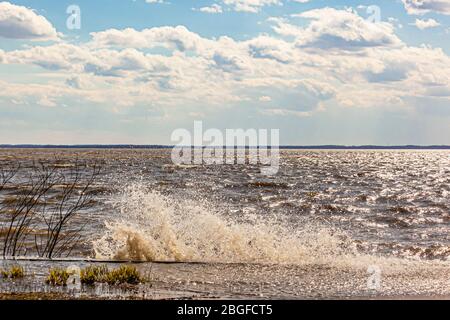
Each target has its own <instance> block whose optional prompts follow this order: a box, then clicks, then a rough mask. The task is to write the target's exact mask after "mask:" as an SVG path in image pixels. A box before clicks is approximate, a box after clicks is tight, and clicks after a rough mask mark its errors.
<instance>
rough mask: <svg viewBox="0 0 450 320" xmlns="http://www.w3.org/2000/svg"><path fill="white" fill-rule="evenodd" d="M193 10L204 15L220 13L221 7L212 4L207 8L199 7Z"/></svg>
mask: <svg viewBox="0 0 450 320" xmlns="http://www.w3.org/2000/svg"><path fill="white" fill-rule="evenodd" d="M194 10H198V11H200V12H205V13H222V12H223V10H222V7H221V6H219V5H218V4H217V3H214V4H212V5H211V6H209V7H201V8H199V9H194Z"/></svg>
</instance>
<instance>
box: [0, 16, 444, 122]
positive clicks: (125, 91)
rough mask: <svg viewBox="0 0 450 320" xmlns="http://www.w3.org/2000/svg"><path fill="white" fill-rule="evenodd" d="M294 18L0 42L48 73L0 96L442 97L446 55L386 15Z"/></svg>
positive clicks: (167, 103)
mask: <svg viewBox="0 0 450 320" xmlns="http://www.w3.org/2000/svg"><path fill="white" fill-rule="evenodd" d="M298 17H301V18H303V19H305V20H304V21H302V22H304V23H302V24H301V25H296V24H295V22H297V21H298V20H297V19H296V18H295V19H294V20H293V21H289V20H285V19H279V18H277V19H271V22H272V23H273V27H274V30H275V31H276V34H274V35H272V36H271V35H267V34H264V35H259V36H256V37H253V38H250V39H248V40H235V39H232V38H230V37H226V36H223V37H219V38H206V37H203V36H201V35H199V34H197V33H195V32H193V31H191V30H189V29H187V28H186V27H184V26H176V27H169V26H165V27H157V28H150V29H143V30H135V29H132V28H128V29H123V30H117V29H110V30H105V31H101V32H96V33H92V34H91V36H92V39H91V40H90V41H89V42H86V43H81V44H77V45H75V44H67V43H56V44H52V45H46V46H37V45H36V46H30V47H27V48H22V49H19V50H11V51H1V50H0V61H3V63H10V64H25V65H37V66H39V67H41V68H43V69H44V70H45V71H44V72H43V74H45V75H47V74H52V78H51V81H50V80H49V79H47V78H46V79H45V80H46V81H42V82H43V83H44V82H45V85H42V84H40V85H37V84H36V85H29V84H27V85H22V84H7V85H6V86H5V90H2V92H0V97H2V96H3V97H5V96H7V97H10V98H11V99H15V100H17V99H18V98H20V97H30V99H31V98H32V99H34V101H40V102H41V105H47V106H51V105H52V103H53V104H55V103H57V101H59V100H60V97H63V96H64V97H67V96H69V97H77V98H78V99H85V100H87V101H90V102H93V103H99V104H108V105H114V106H115V107H119V106H124V107H131V106H136V105H140V104H148V103H149V102H151V103H152V105H153V104H154V105H157V106H160V107H161V108H164V107H176V106H186V105H191V106H194V105H199V104H201V105H202V106H203V105H204V104H205V101H207V102H208V103H207V105H208V106H214V107H220V106H227V105H234V104H237V103H246V102H251V101H259V102H260V103H258V105H259V106H260V107H271V108H273V109H270V110H269V109H266V110H264V114H267V115H269V114H271V115H277V116H286V117H289V116H302V117H304V116H313V115H314V112H316V111H317V110H318V109H319V107H318V106H323V102H324V101H326V102H327V103H331V104H336V105H341V106H345V107H366V108H368V107H383V108H389V107H392V108H396V107H402V108H404V106H405V100H406V99H411V97H415V98H419V97H420V98H423V97H427V95H430V92H435V95H436V96H438V95H439V98H440V99H448V97H447V96H445V95H444V94H443V93H445V92H447V91H448V90H450V88H449V83H450V67H449V66H450V59H449V57H448V56H447V55H446V54H445V52H443V50H441V49H439V48H432V47H427V46H422V47H410V46H407V45H406V44H405V43H403V42H401V41H400V40H399V39H398V38H397V36H396V35H395V31H394V29H393V27H392V26H391V25H390V24H388V23H377V24H374V23H368V22H366V21H365V20H364V19H363V18H361V17H360V16H358V14H357V13H355V12H353V11H348V10H336V9H330V8H324V9H318V10H312V11H307V12H304V13H302V14H300V15H298ZM331 17H332V18H331ZM160 47H162V48H165V50H163V51H164V54H162V53H161V50H159V48H160ZM155 48H158V50H153V49H155ZM324 49H327V50H324ZM329 49H331V50H329ZM68 74H69V75H70V76H68ZM432 88H435V89H432ZM436 88H438V89H436ZM380 93H382V94H380ZM263 102H265V103H263ZM277 106H282V107H279V108H278V107H277ZM322 109H323V108H322ZM202 112H204V113H206V112H207V111H206V110H202Z"/></svg>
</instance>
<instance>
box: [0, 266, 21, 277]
mask: <svg viewBox="0 0 450 320" xmlns="http://www.w3.org/2000/svg"><path fill="white" fill-rule="evenodd" d="M0 277H1V278H10V279H20V278H23V277H25V270H24V269H23V267H21V266H12V267H11V268H10V269H9V270H3V269H0Z"/></svg>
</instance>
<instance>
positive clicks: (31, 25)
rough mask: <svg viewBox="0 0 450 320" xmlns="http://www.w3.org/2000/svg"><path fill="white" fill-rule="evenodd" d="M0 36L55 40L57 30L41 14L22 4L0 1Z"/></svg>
mask: <svg viewBox="0 0 450 320" xmlns="http://www.w3.org/2000/svg"><path fill="white" fill-rule="evenodd" d="M0 37H3V38H11V39H31V40H56V39H57V38H58V35H57V32H56V30H55V28H54V27H53V26H52V24H51V23H50V22H49V21H48V20H47V19H46V18H44V17H43V16H41V15H38V14H37V13H35V12H34V11H33V10H31V9H28V8H26V7H23V6H17V5H13V4H11V3H9V2H0Z"/></svg>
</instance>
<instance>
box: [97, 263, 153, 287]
mask: <svg viewBox="0 0 450 320" xmlns="http://www.w3.org/2000/svg"><path fill="white" fill-rule="evenodd" d="M106 282H107V283H108V284H109V285H118V284H139V283H142V282H145V281H144V279H143V278H142V277H141V275H140V273H139V272H138V271H137V269H136V267H133V266H121V267H120V268H119V269H115V270H113V271H111V272H108V275H107V278H106Z"/></svg>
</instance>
